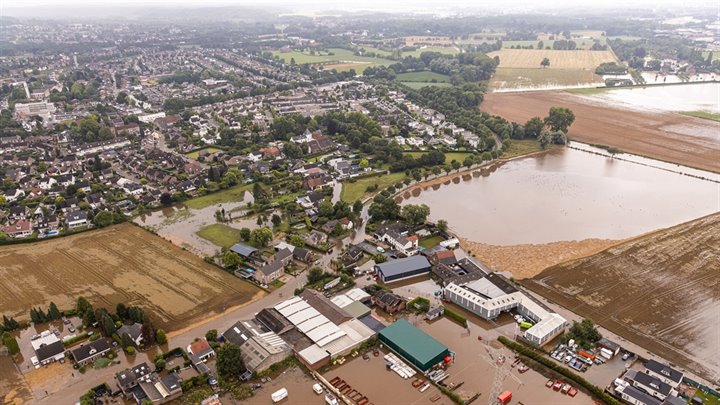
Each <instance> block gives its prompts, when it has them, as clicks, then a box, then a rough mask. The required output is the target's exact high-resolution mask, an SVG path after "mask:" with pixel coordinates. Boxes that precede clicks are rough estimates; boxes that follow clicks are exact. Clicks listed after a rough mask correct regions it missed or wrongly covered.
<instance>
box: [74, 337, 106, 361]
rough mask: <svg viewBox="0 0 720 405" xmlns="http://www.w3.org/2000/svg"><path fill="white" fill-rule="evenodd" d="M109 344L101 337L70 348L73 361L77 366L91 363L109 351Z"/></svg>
mask: <svg viewBox="0 0 720 405" xmlns="http://www.w3.org/2000/svg"><path fill="white" fill-rule="evenodd" d="M110 350H111V348H110V344H108V342H107V340H105V339H103V338H101V339H98V340H95V341H92V342H90V343H86V344H81V345H80V346H78V347H76V348H74V349H72V350H70V354H72V357H73V359H74V360H75V363H76V364H77V365H79V366H84V365H86V364H90V363H93V362H94V361H95V360H97V359H99V358H100V357H102V356H105V355H106V354H108V353H110Z"/></svg>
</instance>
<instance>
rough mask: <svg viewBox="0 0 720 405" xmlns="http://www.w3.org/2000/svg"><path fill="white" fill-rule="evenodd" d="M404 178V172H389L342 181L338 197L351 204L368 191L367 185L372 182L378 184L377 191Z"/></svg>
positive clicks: (360, 198)
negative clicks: (353, 180) (354, 180)
mask: <svg viewBox="0 0 720 405" xmlns="http://www.w3.org/2000/svg"><path fill="white" fill-rule="evenodd" d="M404 178H405V173H404V172H400V173H389V174H384V175H382V176H372V177H364V178H362V179H358V180H357V181H356V182H354V183H351V182H349V181H346V182H343V183H342V191H341V192H340V199H341V200H343V201H345V202H348V203H350V204H352V203H353V202H355V201H357V200H362V199H363V198H364V197H365V196H366V195H368V194H369V193H368V192H367V191H366V190H367V188H368V186H371V185H373V184H377V185H378V191H381V190H383V189H384V188H386V187H389V186H391V185H393V184H395V183H397V182H399V181H402V180H403V179H404Z"/></svg>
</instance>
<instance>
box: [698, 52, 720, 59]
mask: <svg viewBox="0 0 720 405" xmlns="http://www.w3.org/2000/svg"><path fill="white" fill-rule="evenodd" d="M710 52H712V54H713V57H712V60H713V61H716V60H718V59H720V51H703V52H702V57H703V59H707V57H708V55H710Z"/></svg>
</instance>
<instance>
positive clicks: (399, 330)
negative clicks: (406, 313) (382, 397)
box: [379, 319, 450, 372]
mask: <svg viewBox="0 0 720 405" xmlns="http://www.w3.org/2000/svg"><path fill="white" fill-rule="evenodd" d="M379 338H380V341H381V342H382V343H384V344H385V345H386V346H387V347H388V348H390V349H391V350H392V351H394V352H395V353H397V354H398V355H400V356H401V357H402V358H403V359H404V360H405V361H407V362H409V363H410V364H412V365H413V366H415V367H417V368H418V369H420V370H421V371H423V372H425V371H427V370H429V369H430V368H431V367H432V366H434V365H435V364H438V363H441V362H442V361H443V359H444V358H445V357H446V356H449V355H450V350H448V348H447V347H445V346H443V345H442V344H441V343H440V342H438V341H437V340H435V339H433V338H432V337H431V336H430V335H428V334H427V333H425V332H423V331H421V330H420V329H418V328H416V327H415V326H413V325H411V324H410V323H409V322H408V321H406V320H404V319H400V320H398V321H397V322H395V323H393V324H392V325H390V326H388V327H387V328H385V329H383V330H382V331H381V332H380V335H379Z"/></svg>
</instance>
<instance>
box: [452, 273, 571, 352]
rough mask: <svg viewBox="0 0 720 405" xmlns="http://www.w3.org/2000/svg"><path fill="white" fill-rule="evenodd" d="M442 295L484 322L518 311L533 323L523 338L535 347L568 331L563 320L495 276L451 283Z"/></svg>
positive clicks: (503, 279)
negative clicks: (505, 313) (504, 313)
mask: <svg viewBox="0 0 720 405" xmlns="http://www.w3.org/2000/svg"><path fill="white" fill-rule="evenodd" d="M444 295H445V298H446V299H448V300H450V301H452V302H454V303H456V304H458V305H460V306H461V307H463V308H465V309H467V310H469V311H471V312H472V313H474V314H476V315H478V316H480V317H481V318H483V319H487V320H492V319H495V318H497V317H498V316H499V315H500V314H502V313H503V312H509V311H511V310H515V311H517V312H518V313H520V314H521V315H523V316H524V317H526V318H529V319H530V320H532V321H533V322H534V323H535V325H533V326H532V327H531V328H529V329H528V330H527V331H525V334H524V337H525V339H527V340H528V341H530V342H531V343H533V344H536V345H538V346H542V345H544V344H545V343H547V342H549V341H550V340H551V339H553V338H554V337H555V336H558V335H559V334H561V333H562V332H563V331H564V330H565V328H566V327H567V321H566V320H565V318H563V317H562V316H560V315H558V314H556V313H554V312H550V311H549V310H548V309H546V308H545V307H544V306H542V305H540V304H539V303H538V302H536V301H535V300H533V299H532V298H530V297H529V296H527V295H525V294H524V293H523V292H521V291H520V290H518V289H517V288H515V286H513V285H512V284H511V283H510V282H509V281H508V280H507V279H506V278H505V277H502V276H501V275H499V274H496V273H491V274H487V275H484V276H482V277H480V278H478V279H476V280H473V281H470V282H466V283H461V284H455V283H450V284H448V285H447V286H446V287H445V290H444Z"/></svg>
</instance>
